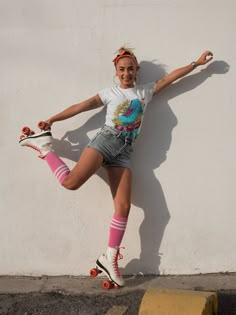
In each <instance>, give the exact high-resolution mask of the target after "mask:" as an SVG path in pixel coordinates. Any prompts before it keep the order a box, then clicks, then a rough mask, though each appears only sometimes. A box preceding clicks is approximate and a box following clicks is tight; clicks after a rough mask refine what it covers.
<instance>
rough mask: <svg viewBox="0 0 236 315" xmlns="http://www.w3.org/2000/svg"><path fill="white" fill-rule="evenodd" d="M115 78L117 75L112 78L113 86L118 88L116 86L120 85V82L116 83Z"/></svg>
mask: <svg viewBox="0 0 236 315" xmlns="http://www.w3.org/2000/svg"><path fill="white" fill-rule="evenodd" d="M116 78H117V75H114V77H113V83H114V84H115V86H118V85H119V84H120V81H119V82H117V81H116ZM118 80H119V79H118Z"/></svg>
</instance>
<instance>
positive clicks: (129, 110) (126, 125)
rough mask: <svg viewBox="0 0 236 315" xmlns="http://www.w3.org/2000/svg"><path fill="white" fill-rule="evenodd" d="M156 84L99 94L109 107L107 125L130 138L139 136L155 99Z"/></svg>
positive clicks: (113, 89) (104, 90)
mask: <svg viewBox="0 0 236 315" xmlns="http://www.w3.org/2000/svg"><path fill="white" fill-rule="evenodd" d="M154 87H155V82H151V83H148V84H144V85H137V86H135V87H133V88H128V89H122V88H120V87H118V86H117V87H112V88H106V89H103V90H102V91H100V92H99V93H98V94H99V96H100V98H101V100H102V102H103V104H104V105H105V106H107V113H106V121H105V124H106V125H107V126H110V127H112V128H115V129H117V130H118V131H121V133H122V134H123V135H124V136H126V137H129V138H136V137H137V135H138V134H139V131H140V128H141V124H142V119H143V115H144V112H145V109H146V106H147V104H148V102H150V101H151V99H152V97H153V92H154Z"/></svg>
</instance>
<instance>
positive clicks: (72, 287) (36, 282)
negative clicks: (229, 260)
mask: <svg viewBox="0 0 236 315" xmlns="http://www.w3.org/2000/svg"><path fill="white" fill-rule="evenodd" d="M101 283H102V278H96V279H91V278H79V277H78V278H77V277H39V278H31V277H25V278H24V277H18V278H15V277H0V314H1V315H77V314H79V315H95V314H96V315H103V314H104V315H135V314H138V309H139V306H140V303H141V300H142V297H143V295H144V293H145V291H146V289H147V288H153V287H158V288H169V289H172V288H173V289H189V290H200V291H202V290H204V291H217V292H218V298H219V311H218V315H236V274H222V275H221V274H217V275H200V276H168V277H163V276H161V277H135V276H134V277H129V278H127V279H126V283H127V285H126V287H125V288H123V289H119V290H115V289H112V290H109V291H104V290H103V289H102V288H101Z"/></svg>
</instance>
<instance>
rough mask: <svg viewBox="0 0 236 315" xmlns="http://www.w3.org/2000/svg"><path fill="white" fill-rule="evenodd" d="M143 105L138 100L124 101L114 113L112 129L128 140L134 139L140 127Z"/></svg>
mask: <svg viewBox="0 0 236 315" xmlns="http://www.w3.org/2000/svg"><path fill="white" fill-rule="evenodd" d="M143 108H144V104H142V103H141V101H140V100H139V99H134V100H131V101H130V100H126V101H125V102H123V103H122V104H120V105H119V106H118V107H117V109H116V111H115V112H114V118H113V120H112V121H113V123H114V127H115V128H116V129H117V130H119V131H121V132H122V135H124V136H125V137H128V138H136V137H137V135H138V132H139V128H140V126H141V121H142V117H143Z"/></svg>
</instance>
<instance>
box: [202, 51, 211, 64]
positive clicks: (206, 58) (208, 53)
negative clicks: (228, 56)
mask: <svg viewBox="0 0 236 315" xmlns="http://www.w3.org/2000/svg"><path fill="white" fill-rule="evenodd" d="M202 56H203V60H204V63H207V62H209V61H210V60H212V59H213V53H212V52H211V51H209V50H207V51H206V52H205V53H204V54H203V55H202Z"/></svg>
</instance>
